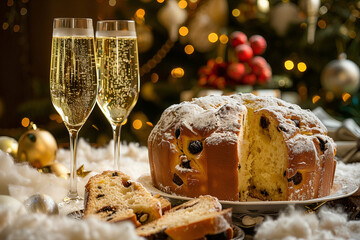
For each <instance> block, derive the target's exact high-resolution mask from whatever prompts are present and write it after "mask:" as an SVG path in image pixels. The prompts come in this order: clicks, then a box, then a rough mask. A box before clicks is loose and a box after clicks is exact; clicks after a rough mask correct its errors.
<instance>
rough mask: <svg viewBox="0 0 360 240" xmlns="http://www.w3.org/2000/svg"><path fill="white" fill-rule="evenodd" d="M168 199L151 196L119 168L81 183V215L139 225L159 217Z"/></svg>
mask: <svg viewBox="0 0 360 240" xmlns="http://www.w3.org/2000/svg"><path fill="white" fill-rule="evenodd" d="M166 202H167V203H166ZM161 203H164V205H165V206H164V207H165V209H166V210H168V209H169V208H170V205H169V204H168V201H167V200H165V199H161V200H160V199H159V198H157V197H153V196H152V195H151V193H150V192H148V191H147V190H146V189H145V188H144V187H143V186H142V185H141V184H140V183H138V182H135V181H132V180H131V179H130V177H129V176H128V175H126V174H124V173H122V172H120V171H104V172H102V173H101V174H97V175H95V176H93V177H91V178H90V179H89V181H88V183H87V184H86V186H85V204H84V205H85V212H84V218H87V217H90V216H95V217H97V218H99V219H101V220H104V221H107V222H120V221H124V220H130V221H131V222H133V223H134V224H135V226H139V225H141V224H144V223H147V222H150V221H153V220H155V219H158V218H160V217H161V216H162V208H163V207H162V205H161Z"/></svg>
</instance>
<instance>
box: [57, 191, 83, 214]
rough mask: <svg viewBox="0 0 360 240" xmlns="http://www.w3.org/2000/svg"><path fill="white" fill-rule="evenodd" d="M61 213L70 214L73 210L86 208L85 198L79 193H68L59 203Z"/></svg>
mask: <svg viewBox="0 0 360 240" xmlns="http://www.w3.org/2000/svg"><path fill="white" fill-rule="evenodd" d="M58 208H59V213H60V214H62V215H68V214H70V213H72V212H76V211H80V210H83V209H84V199H83V198H82V197H80V196H78V195H75V196H72V195H71V194H69V195H67V196H66V197H65V198H64V199H63V201H62V202H60V203H58Z"/></svg>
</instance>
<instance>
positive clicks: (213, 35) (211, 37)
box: [208, 33, 219, 43]
mask: <svg viewBox="0 0 360 240" xmlns="http://www.w3.org/2000/svg"><path fill="white" fill-rule="evenodd" d="M218 39H219V37H218V35H217V34H216V33H210V34H209V36H208V40H209V42H211V43H215V42H217V40H218Z"/></svg>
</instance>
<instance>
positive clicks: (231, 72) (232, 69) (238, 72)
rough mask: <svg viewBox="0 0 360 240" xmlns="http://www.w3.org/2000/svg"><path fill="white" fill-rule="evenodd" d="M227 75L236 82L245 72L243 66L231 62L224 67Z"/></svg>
mask: <svg viewBox="0 0 360 240" xmlns="http://www.w3.org/2000/svg"><path fill="white" fill-rule="evenodd" d="M226 73H227V75H228V76H229V77H230V78H231V79H233V80H234V81H236V82H240V80H241V78H242V77H243V76H244V74H245V66H244V64H242V63H237V62H234V63H231V64H230V65H229V66H228V67H227V69H226Z"/></svg>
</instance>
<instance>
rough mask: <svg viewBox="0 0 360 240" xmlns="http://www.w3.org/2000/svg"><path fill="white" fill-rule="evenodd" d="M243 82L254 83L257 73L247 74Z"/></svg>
mask: <svg viewBox="0 0 360 240" xmlns="http://www.w3.org/2000/svg"><path fill="white" fill-rule="evenodd" d="M241 82H242V83H243V84H246V85H254V84H255V83H256V75H255V74H253V73H250V74H248V75H245V76H244V77H243V78H242V81H241Z"/></svg>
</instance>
